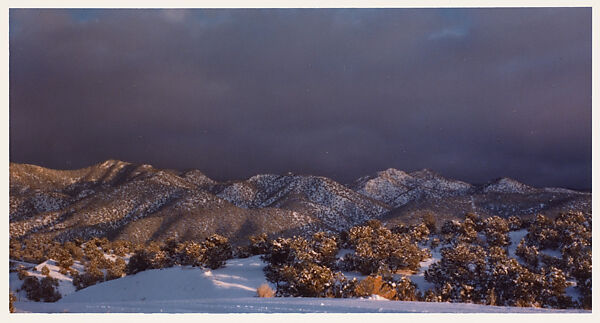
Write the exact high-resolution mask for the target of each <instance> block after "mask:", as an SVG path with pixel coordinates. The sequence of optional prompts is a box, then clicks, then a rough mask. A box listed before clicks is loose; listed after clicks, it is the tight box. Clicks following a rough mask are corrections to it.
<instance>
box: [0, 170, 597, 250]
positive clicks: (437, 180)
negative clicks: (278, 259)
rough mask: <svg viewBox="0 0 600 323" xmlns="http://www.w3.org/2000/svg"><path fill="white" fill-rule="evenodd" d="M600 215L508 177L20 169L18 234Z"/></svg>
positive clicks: (585, 200) (13, 183)
mask: <svg viewBox="0 0 600 323" xmlns="http://www.w3.org/2000/svg"><path fill="white" fill-rule="evenodd" d="M566 211H581V212H585V213H591V193H582V192H576V191H572V190H567V189H561V188H533V187H530V186H527V185H525V184H522V183H519V182H518V181H516V180H513V179H508V178H502V179H499V180H496V181H493V182H490V183H487V184H484V185H471V184H468V183H465V182H462V181H458V180H452V179H448V178H445V177H443V176H441V175H439V174H436V173H434V172H432V171H429V170H421V171H415V172H411V173H406V172H403V171H400V170H396V169H388V170H385V171H382V172H379V173H377V174H374V175H371V176H366V177H362V178H360V179H358V180H357V181H356V182H355V183H353V184H351V185H348V186H344V185H341V184H339V183H337V182H335V181H334V180H332V179H329V178H326V177H320V176H311V175H293V174H287V175H273V174H264V175H256V176H253V177H250V178H248V179H246V180H240V181H229V182H217V181H214V180H212V179H210V178H209V177H207V176H206V175H205V174H203V173H202V172H200V171H198V170H190V171H187V172H178V171H173V170H161V169H156V168H154V167H152V166H150V165H137V164H132V163H127V162H123V161H117V160H107V161H105V162H103V163H99V164H97V165H93V166H90V167H86V168H82V169H78V170H52V169H47V168H43V167H39V166H35V165H24V164H16V163H11V164H10V207H9V221H10V235H11V238H18V239H24V238H27V237H32V236H45V237H49V238H57V239H59V240H70V239H72V238H74V237H82V238H84V239H87V238H90V237H92V236H106V237H109V238H110V239H126V240H131V241H136V242H144V241H148V240H156V239H159V240H162V239H166V238H168V237H178V238H180V239H203V238H204V237H206V236H208V235H210V234H213V233H218V234H221V235H225V236H227V237H229V238H230V239H232V240H233V241H234V243H237V242H239V243H243V242H246V241H247V237H248V236H249V235H255V234H258V233H263V232H264V233H267V234H269V235H271V236H277V235H294V234H296V235H309V234H312V233H314V232H317V231H322V230H325V231H332V232H339V231H341V230H345V229H348V228H350V227H352V226H354V225H358V224H361V223H363V222H364V221H367V220H369V219H380V220H382V221H384V222H386V223H387V224H388V225H393V224H395V223H406V222H415V221H420V219H421V216H422V215H424V214H425V213H433V214H435V215H436V216H437V218H438V223H440V224H441V222H442V221H444V220H446V219H455V218H461V217H463V216H464V214H465V212H475V213H479V214H481V215H482V216H489V215H500V216H503V217H508V216H511V215H517V216H522V217H529V216H533V215H535V214H536V213H540V212H541V213H544V214H546V215H548V216H551V217H552V216H555V215H557V214H558V213H560V212H566Z"/></svg>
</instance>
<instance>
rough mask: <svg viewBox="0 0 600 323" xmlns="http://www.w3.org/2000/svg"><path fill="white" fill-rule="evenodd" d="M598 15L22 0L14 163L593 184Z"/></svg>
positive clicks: (15, 19)
mask: <svg viewBox="0 0 600 323" xmlns="http://www.w3.org/2000/svg"><path fill="white" fill-rule="evenodd" d="M591 14H592V12H591V9H590V8H516V9H507V8H488V9H439V8H433V9H192V10H185V9H169V10H161V9H105V10H98V9H77V10H69V9H11V10H10V13H9V49H10V59H9V60H10V62H9V69H10V72H9V78H10V81H9V87H10V89H9V101H10V106H9V111H10V112H9V113H10V118H9V122H10V130H9V132H10V154H9V156H10V161H11V162H18V163H29V164H37V165H41V166H45V167H50V168H56V169H75V168H81V167H86V166H89V165H92V164H95V163H98V162H101V161H104V160H107V159H119V160H125V161H129V162H134V163H146V164H151V165H153V166H155V167H158V168H171V169H178V170H186V169H198V170H200V171H202V172H204V173H205V174H206V175H208V176H209V177H211V178H214V179H216V180H229V179H243V178H247V177H250V176H252V175H255V174H259V173H286V172H293V173H298V174H313V175H322V176H328V177H331V178H333V179H334V180H337V181H339V182H341V183H349V182H352V181H353V180H354V179H356V178H358V177H361V176H364V175H368V174H373V173H375V172H377V171H381V170H385V169H387V168H396V169H400V170H405V171H414V170H419V169H423V168H427V169H431V170H433V171H435V172H437V173H439V174H441V175H443V176H446V177H450V178H456V179H460V180H464V181H467V182H471V183H485V182H487V181H490V180H492V179H495V178H498V177H511V178H515V179H517V180H519V181H522V182H524V183H526V184H529V185H534V186H560V187H570V188H577V189H591V183H592V84H591V80H592V69H591V67H592V38H591V33H592V32H591V31H592V25H591Z"/></svg>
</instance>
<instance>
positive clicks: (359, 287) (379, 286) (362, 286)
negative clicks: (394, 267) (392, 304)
mask: <svg viewBox="0 0 600 323" xmlns="http://www.w3.org/2000/svg"><path fill="white" fill-rule="evenodd" d="M354 294H355V295H356V296H358V297H368V296H371V295H379V296H381V297H383V298H386V299H389V300H393V299H396V297H397V294H396V289H395V288H394V286H392V284H390V283H389V282H387V281H384V280H383V278H382V277H381V276H379V275H371V276H368V277H367V278H365V279H363V280H361V281H360V282H359V283H358V284H356V287H355V288H354Z"/></svg>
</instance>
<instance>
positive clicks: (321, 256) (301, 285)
mask: <svg viewBox="0 0 600 323" xmlns="http://www.w3.org/2000/svg"><path fill="white" fill-rule="evenodd" d="M314 238H315V240H311V241H308V240H306V239H304V238H301V237H294V238H278V239H276V240H274V241H271V242H270V243H269V246H268V248H267V251H266V252H265V254H264V255H263V256H262V257H261V258H262V259H263V260H264V261H265V262H266V263H267V266H265V268H264V271H265V276H266V277H267V280H268V281H270V282H272V283H274V284H275V285H276V287H277V291H276V293H277V295H278V296H306V297H325V296H327V295H333V294H340V293H342V290H343V288H341V289H337V290H336V288H338V287H339V286H337V287H336V282H337V283H339V282H340V281H344V279H343V275H341V273H334V272H332V271H331V269H330V268H329V267H327V266H326V264H329V263H331V262H332V260H331V253H332V249H335V250H337V247H336V246H335V239H332V238H331V237H328V236H327V235H325V234H316V235H315V236H314ZM336 252H337V251H336ZM334 260H335V258H334ZM340 275H341V276H340Z"/></svg>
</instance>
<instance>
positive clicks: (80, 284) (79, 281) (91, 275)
mask: <svg viewBox="0 0 600 323" xmlns="http://www.w3.org/2000/svg"><path fill="white" fill-rule="evenodd" d="M103 281H104V273H103V272H102V271H101V270H100V269H99V268H98V263H97V262H96V261H95V260H92V261H90V262H88V263H86V265H85V272H84V273H83V274H81V275H79V274H78V275H75V276H74V277H73V285H75V287H76V288H77V289H82V288H86V287H88V286H92V285H95V284H96V283H98V282H103Z"/></svg>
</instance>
